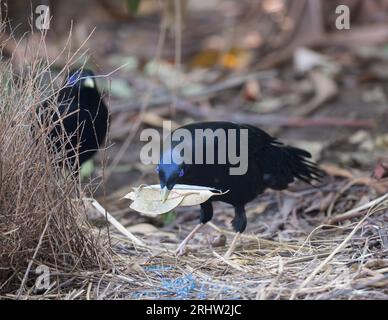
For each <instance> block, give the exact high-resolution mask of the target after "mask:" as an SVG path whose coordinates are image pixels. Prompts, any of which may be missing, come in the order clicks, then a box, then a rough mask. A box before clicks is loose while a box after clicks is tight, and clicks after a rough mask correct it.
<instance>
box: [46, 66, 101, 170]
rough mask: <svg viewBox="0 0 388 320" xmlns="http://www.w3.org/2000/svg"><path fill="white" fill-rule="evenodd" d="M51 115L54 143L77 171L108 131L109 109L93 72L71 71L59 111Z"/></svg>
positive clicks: (50, 135) (61, 96)
mask: <svg viewBox="0 0 388 320" xmlns="http://www.w3.org/2000/svg"><path fill="white" fill-rule="evenodd" d="M45 108H46V109H47V108H48V104H46V106H45ZM46 111H47V110H46ZM48 114H49V119H48V122H49V123H51V124H53V125H52V127H53V128H52V129H51V131H50V133H49V137H50V140H51V143H52V144H54V145H55V149H56V152H59V153H61V152H63V153H64V155H65V156H64V158H66V160H67V161H69V164H70V166H71V167H72V168H73V169H75V170H77V169H78V168H79V167H80V166H81V165H82V164H83V163H84V162H85V161H87V160H89V159H90V158H91V157H93V155H94V154H95V153H96V152H97V151H98V149H99V148H100V147H101V145H102V144H103V143H104V140H105V137H106V134H107V130H108V108H107V106H106V105H105V103H104V101H103V100H102V98H101V95H100V93H99V91H98V89H97V86H96V81H95V79H94V73H93V72H92V71H91V70H88V69H83V70H73V71H71V72H70V74H69V76H68V78H67V79H66V81H65V83H64V85H63V87H62V88H61V89H60V91H59V93H58V98H57V110H50V112H48ZM61 154H62V153H61Z"/></svg>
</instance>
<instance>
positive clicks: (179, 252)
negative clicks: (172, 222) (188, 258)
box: [175, 244, 186, 257]
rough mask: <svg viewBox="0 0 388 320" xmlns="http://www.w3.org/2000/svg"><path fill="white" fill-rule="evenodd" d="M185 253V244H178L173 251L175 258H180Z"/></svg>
mask: <svg viewBox="0 0 388 320" xmlns="http://www.w3.org/2000/svg"><path fill="white" fill-rule="evenodd" d="M185 253H186V244H180V245H179V247H178V248H177V249H176V250H175V256H177V257H180V256H183V255H184V254H185Z"/></svg>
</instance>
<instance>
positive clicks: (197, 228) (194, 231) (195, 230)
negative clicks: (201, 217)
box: [175, 223, 205, 256]
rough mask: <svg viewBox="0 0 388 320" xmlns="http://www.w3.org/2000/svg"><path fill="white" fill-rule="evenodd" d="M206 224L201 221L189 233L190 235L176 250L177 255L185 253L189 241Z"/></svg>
mask: <svg viewBox="0 0 388 320" xmlns="http://www.w3.org/2000/svg"><path fill="white" fill-rule="evenodd" d="M204 225H205V224H204V223H200V224H197V225H196V226H195V228H194V229H193V230H192V231H191V232H190V233H189V235H188V236H187V237H186V238H185V239H184V240H183V241H182V242H181V243H180V245H179V246H178V248H177V249H176V251H175V254H176V255H177V256H182V255H183V254H184V253H185V249H186V246H187V244H188V243H189V241H190V240H191V239H192V238H193V237H194V235H195V234H196V233H197V232H198V230H200V229H201V228H202V227H203V226H204Z"/></svg>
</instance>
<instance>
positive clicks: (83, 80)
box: [66, 69, 96, 89]
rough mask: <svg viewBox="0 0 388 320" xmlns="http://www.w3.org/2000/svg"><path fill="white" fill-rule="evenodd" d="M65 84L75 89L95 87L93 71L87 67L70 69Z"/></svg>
mask: <svg viewBox="0 0 388 320" xmlns="http://www.w3.org/2000/svg"><path fill="white" fill-rule="evenodd" d="M66 86H67V87H72V88H77V89H95V88H96V82H95V80H94V73H93V71H91V70H89V69H83V70H73V71H71V72H70V74H69V77H68V78H67V81H66Z"/></svg>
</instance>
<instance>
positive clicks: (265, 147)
mask: <svg viewBox="0 0 388 320" xmlns="http://www.w3.org/2000/svg"><path fill="white" fill-rule="evenodd" d="M241 127H242V128H247V129H248V130H249V139H248V143H249V145H248V148H249V154H250V155H251V156H253V157H254V158H255V159H254V161H255V163H256V165H257V166H258V169H259V170H258V172H260V174H262V181H263V183H264V184H265V187H267V188H271V189H275V190H282V189H285V188H287V186H288V185H289V184H290V183H292V182H293V181H294V180H295V178H296V179H299V180H302V181H304V182H307V183H311V182H312V181H313V180H318V181H319V179H320V178H322V177H323V176H324V172H323V171H322V170H321V169H319V168H318V166H317V165H316V164H315V163H314V162H312V161H310V160H309V159H310V158H311V154H310V153H309V152H307V151H305V150H302V149H299V148H295V147H290V146H286V145H284V144H282V143H281V142H279V141H277V140H276V139H275V138H273V137H271V136H270V135H269V134H267V133H266V132H264V131H262V130H260V129H258V128H255V127H253V126H250V125H241Z"/></svg>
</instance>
